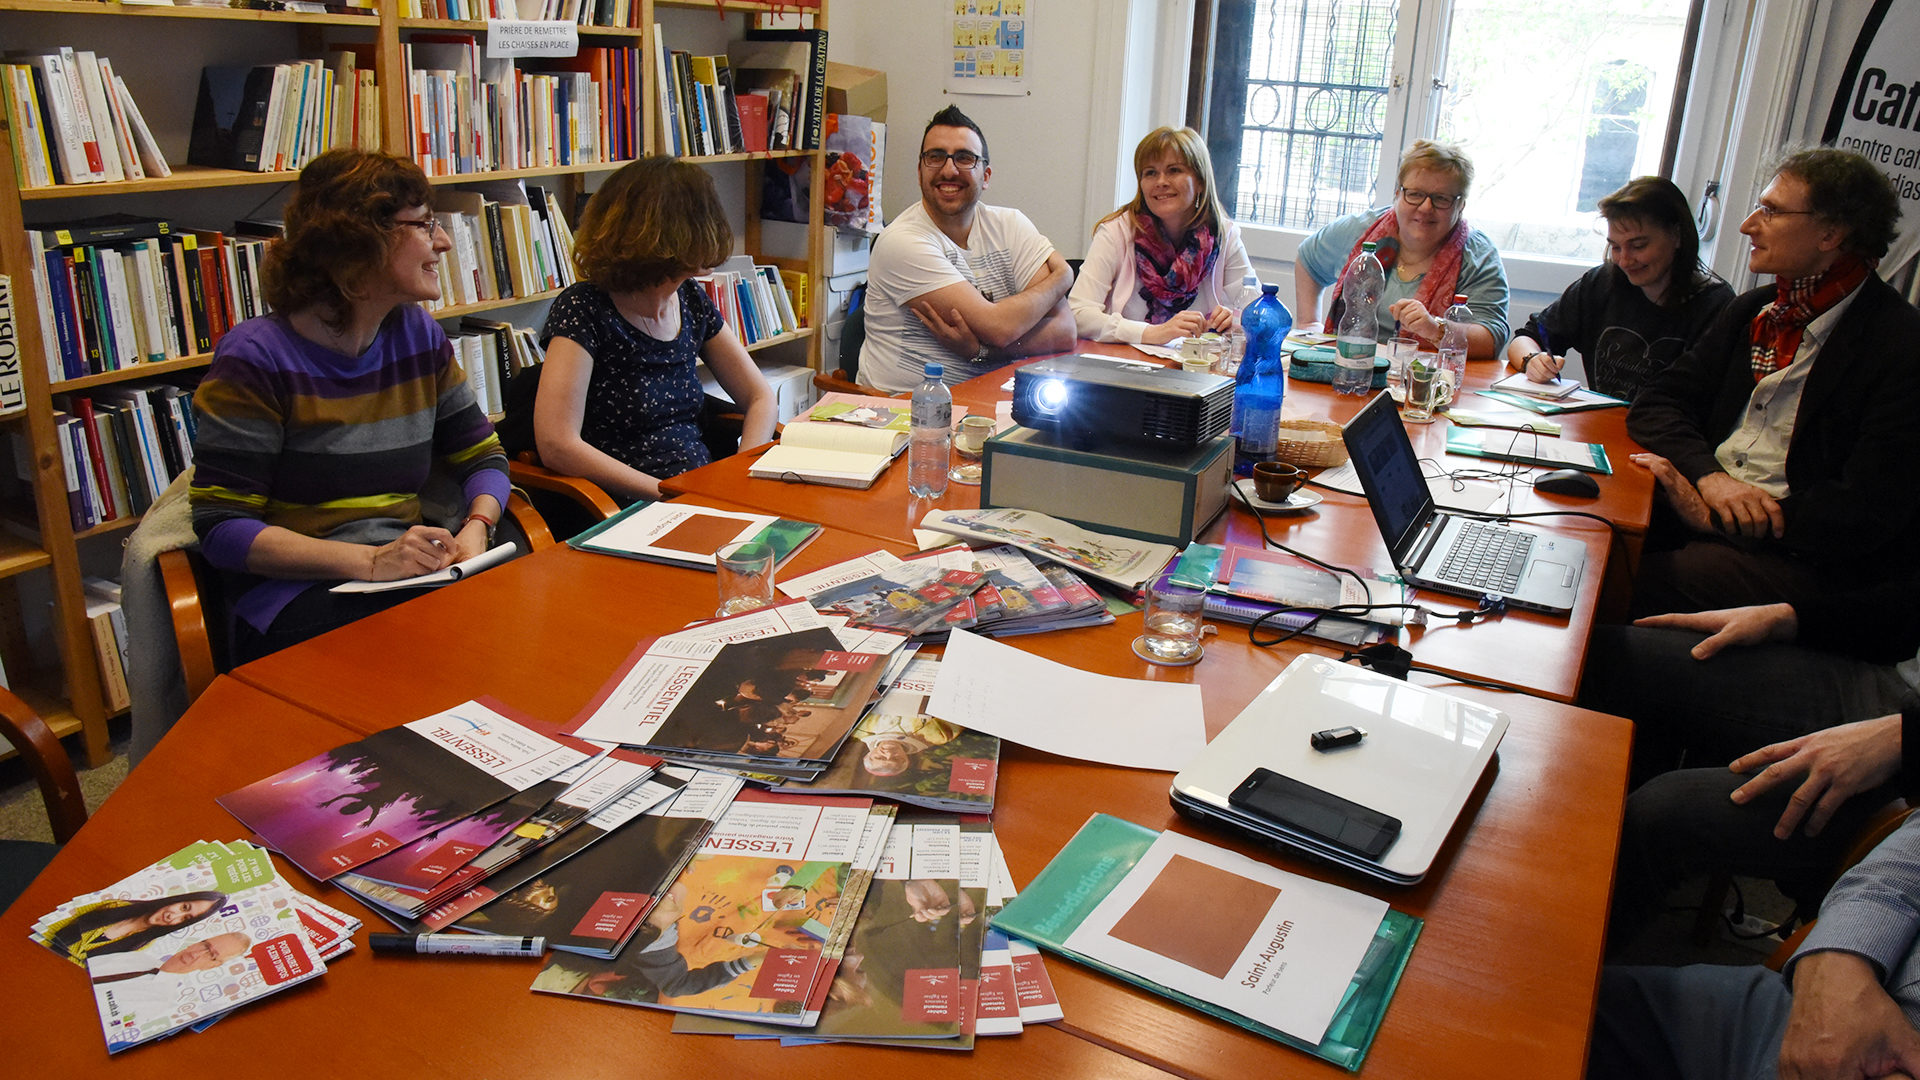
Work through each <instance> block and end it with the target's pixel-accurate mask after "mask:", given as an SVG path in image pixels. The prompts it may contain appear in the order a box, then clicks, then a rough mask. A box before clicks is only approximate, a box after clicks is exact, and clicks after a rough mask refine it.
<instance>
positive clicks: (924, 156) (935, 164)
mask: <svg viewBox="0 0 1920 1080" xmlns="http://www.w3.org/2000/svg"><path fill="white" fill-rule="evenodd" d="M985 160H986V158H983V157H981V156H980V155H979V154H976V153H974V152H973V151H971V150H955V151H954V152H953V153H951V154H949V153H947V152H946V151H945V150H938V149H935V150H922V151H920V167H921V168H923V169H932V170H936V171H937V170H940V169H944V168H946V167H947V162H949V161H951V162H953V165H954V168H957V169H959V170H960V171H962V172H965V171H967V170H968V169H971V168H973V167H974V166H975V165H978V164H980V163H981V162H982V161H985Z"/></svg>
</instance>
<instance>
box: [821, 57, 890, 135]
mask: <svg viewBox="0 0 1920 1080" xmlns="http://www.w3.org/2000/svg"><path fill="white" fill-rule="evenodd" d="M827 111H828V112H830V113H844V114H846V115H849V116H865V117H868V118H870V119H873V120H877V121H879V122H880V123H883V124H884V123H886V122H887V73H886V72H884V71H875V70H874V69H872V68H863V67H855V66H854V65H852V64H838V63H835V62H833V61H832V60H829V61H827Z"/></svg>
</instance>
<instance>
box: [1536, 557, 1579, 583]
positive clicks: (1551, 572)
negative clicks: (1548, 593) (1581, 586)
mask: <svg viewBox="0 0 1920 1080" xmlns="http://www.w3.org/2000/svg"><path fill="white" fill-rule="evenodd" d="M1527 577H1528V578H1529V579H1532V578H1539V579H1541V580H1542V581H1543V582H1546V583H1549V584H1553V583H1558V585H1559V587H1560V588H1563V589H1570V588H1572V587H1573V583H1574V582H1575V581H1577V580H1579V577H1580V572H1579V570H1578V569H1576V568H1575V567H1573V566H1572V565H1570V564H1568V563H1562V562H1554V561H1552V560H1550V559H1540V558H1536V559H1534V560H1533V562H1532V563H1531V564H1530V565H1529V566H1528V567H1527Z"/></svg>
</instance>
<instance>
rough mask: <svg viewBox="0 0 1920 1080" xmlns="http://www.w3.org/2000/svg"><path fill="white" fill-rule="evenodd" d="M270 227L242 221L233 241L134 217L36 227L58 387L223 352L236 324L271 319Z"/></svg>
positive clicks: (46, 328) (39, 278)
mask: <svg viewBox="0 0 1920 1080" xmlns="http://www.w3.org/2000/svg"><path fill="white" fill-rule="evenodd" d="M268 228H269V226H267V225H265V224H264V223H258V222H245V221H243V222H236V223H235V225H234V235H228V234H227V233H223V232H220V231H218V230H214V229H183V228H180V227H178V226H176V225H175V224H174V223H172V222H169V221H164V220H161V219H158V218H145V217H138V216H136V215H132V214H108V215H103V216H100V217H94V218H86V219H83V220H79V221H66V222H51V223H47V224H42V225H35V226H30V227H29V228H28V229H27V245H28V247H29V248H30V249H31V254H32V258H33V265H32V269H33V288H34V295H35V297H36V299H38V301H39V304H38V309H39V317H40V329H41V339H42V340H43V341H44V342H45V343H46V358H45V359H46V365H47V377H48V379H49V380H50V381H53V382H60V381H62V380H65V379H78V378H82V377H84V376H87V375H98V374H100V373H102V372H107V371H120V370H123V369H125V368H129V367H132V366H134V365H136V364H141V363H147V362H150V361H159V360H174V359H178V358H180V357H185V356H198V355H202V354H205V353H208V352H211V351H213V347H214V345H215V344H217V343H218V342H219V340H220V338H221V337H222V336H223V335H225V334H226V332H227V331H228V330H229V329H230V328H232V327H233V326H234V325H235V324H237V323H239V322H241V321H242V320H245V319H250V318H252V317H254V316H255V315H261V314H264V313H265V312H266V310H267V306H266V301H265V299H264V298H263V297H262V295H261V291H260V260H261V258H262V257H263V256H264V254H265V251H266V242H267V236H266V235H264V234H265V232H266V231H267V229H268Z"/></svg>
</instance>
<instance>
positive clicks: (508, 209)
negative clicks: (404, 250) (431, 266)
mask: <svg viewBox="0 0 1920 1080" xmlns="http://www.w3.org/2000/svg"><path fill="white" fill-rule="evenodd" d="M434 206H435V212H434V215H433V216H434V217H435V218H437V219H439V221H440V224H441V226H442V227H443V228H445V229H446V231H447V239H448V240H449V241H450V242H451V244H452V246H451V247H450V248H448V249H447V250H446V251H445V252H442V253H441V255H440V259H439V264H438V266H437V275H436V276H437V277H438V278H439V281H440V299H438V300H430V301H428V302H427V309H428V310H429V311H441V310H444V309H446V308H450V307H461V306H465V305H469V304H479V303H484V302H486V301H489V300H505V299H508V298H511V297H528V296H534V295H537V294H539V293H543V292H551V291H553V290H555V289H564V288H566V287H567V286H568V285H571V284H573V283H574V281H576V280H577V278H576V277H575V275H574V269H573V229H572V228H571V227H570V226H568V224H567V219H566V215H565V214H563V213H561V212H560V205H559V199H558V198H557V197H556V196H554V195H553V194H551V193H550V192H548V191H547V190H546V189H545V188H542V187H538V186H531V185H525V186H523V185H522V184H521V183H520V182H519V181H517V180H505V181H496V182H491V183H486V184H477V185H474V186H472V188H471V189H449V190H443V191H440V192H438V193H437V194H436V195H435V198H434Z"/></svg>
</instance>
